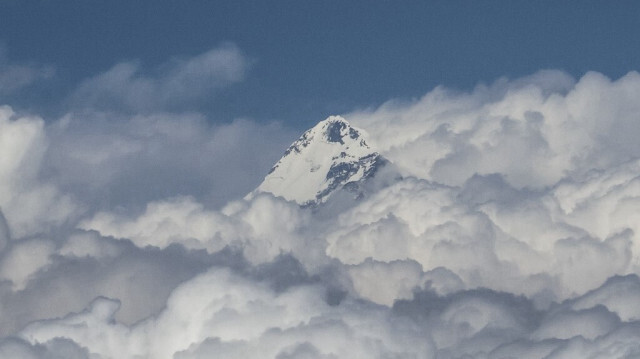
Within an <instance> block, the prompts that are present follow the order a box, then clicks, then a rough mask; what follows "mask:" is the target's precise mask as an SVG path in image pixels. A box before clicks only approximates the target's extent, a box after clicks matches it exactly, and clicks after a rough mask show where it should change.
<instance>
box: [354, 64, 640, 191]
mask: <svg viewBox="0 0 640 359" xmlns="http://www.w3.org/2000/svg"><path fill="white" fill-rule="evenodd" d="M639 77H640V75H638V74H637V73H636V72H630V73H629V74H627V75H625V76H624V77H622V78H620V79H618V80H616V81H612V80H610V79H608V78H606V77H605V76H603V75H602V74H599V73H594V72H590V73H587V74H586V75H585V76H583V77H582V78H581V79H580V80H578V81H577V82H575V84H574V83H573V81H572V80H571V78H569V77H568V76H567V75H566V74H564V73H561V72H549V71H543V72H540V73H538V74H535V75H533V76H531V77H529V78H523V79H519V80H516V81H512V82H509V81H497V82H496V83H495V84H493V85H492V86H488V87H487V86H480V87H478V88H476V89H475V90H474V91H473V92H471V93H454V92H451V91H448V90H446V89H444V88H436V89H435V90H433V91H432V92H429V93H428V94H426V95H425V96H423V97H422V98H420V99H418V100H415V101H412V102H409V103H399V102H394V101H390V102H388V103H385V104H383V105H382V106H380V107H379V108H376V109H372V110H367V111H363V112H354V113H351V114H349V115H346V117H347V118H349V119H350V120H351V121H352V122H354V124H356V125H358V126H360V127H362V128H364V129H365V130H367V132H368V133H369V137H370V139H371V142H372V144H374V145H376V146H377V148H378V149H379V151H380V152H382V154H383V155H385V156H386V157H387V158H389V159H390V160H391V161H392V162H394V163H395V164H396V165H398V166H400V167H401V168H402V169H404V170H405V171H406V173H408V174H410V175H414V176H417V177H420V178H425V179H428V180H434V181H438V182H440V183H444V184H449V185H461V184H463V183H464V182H465V181H466V180H467V179H469V178H471V177H472V176H473V175H474V174H480V175H489V174H493V173H500V174H502V175H503V177H504V178H505V180H506V181H507V182H508V183H509V184H511V185H513V186H515V187H516V188H523V187H530V188H544V187H546V186H552V185H554V184H556V183H557V182H559V181H560V180H561V179H564V178H566V177H574V176H579V175H584V174H586V173H588V172H589V171H591V170H602V169H605V168H609V167H611V166H615V165H620V164H622V163H624V162H626V161H629V160H630V159H632V158H636V157H637V156H638V154H639V150H640V147H638V145H637V141H634V138H633V136H632V135H631V134H633V133H637V132H636V130H637V128H636V127H637V126H638V125H637V124H638V121H637V120H636V114H637V113H638V110H639V108H638V104H637V102H636V101H635V100H634V99H635V95H636V94H637V93H638V92H639V91H640V81H639Z"/></svg>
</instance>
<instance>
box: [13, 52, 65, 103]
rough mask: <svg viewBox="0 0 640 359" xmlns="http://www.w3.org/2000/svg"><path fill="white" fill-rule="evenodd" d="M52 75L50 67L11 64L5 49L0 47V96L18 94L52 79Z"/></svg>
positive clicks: (53, 70)
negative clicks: (40, 82) (35, 84)
mask: <svg viewBox="0 0 640 359" xmlns="http://www.w3.org/2000/svg"><path fill="white" fill-rule="evenodd" d="M54 73H55V69H54V68H53V67H51V66H41V65H37V64H15V63H12V62H11V61H9V58H8V56H7V51H6V49H5V48H4V46H2V45H0V95H11V94H15V93H18V92H19V91H20V90H23V89H25V88H27V87H29V86H31V85H33V84H34V83H36V82H37V81H40V80H45V79H48V78H50V77H52V76H53V75H54Z"/></svg>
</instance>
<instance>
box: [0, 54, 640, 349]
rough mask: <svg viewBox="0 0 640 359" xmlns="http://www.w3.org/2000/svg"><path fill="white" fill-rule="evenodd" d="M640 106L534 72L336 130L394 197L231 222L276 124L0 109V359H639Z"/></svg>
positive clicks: (246, 211)
mask: <svg viewBox="0 0 640 359" xmlns="http://www.w3.org/2000/svg"><path fill="white" fill-rule="evenodd" d="M235 53H237V49H235V48H233V47H231V48H228V47H223V48H220V49H215V50H212V54H210V53H207V54H204V55H201V56H199V57H197V58H196V59H193V60H185V61H183V62H177V63H175V64H170V65H167V66H169V67H168V68H169V69H172V70H171V71H167V72H166V73H167V74H168V75H162V76H160V77H154V78H153V79H152V78H150V77H147V76H146V75H141V74H140V73H139V72H138V71H139V70H137V69H136V70H135V71H130V72H128V75H126V74H127V72H126V71H124V72H122V73H124V74H125V75H126V76H124V77H118V76H115V75H114V74H116V72H119V71H120V70H117V71H116V70H115V69H117V68H118V66H116V67H114V68H113V69H112V70H110V71H109V72H111V71H115V72H113V73H112V74H111V75H109V76H108V77H110V76H112V75H113V76H114V78H120V79H125V80H124V81H120V80H118V81H116V83H117V86H115V87H114V89H118V93H120V91H121V90H123V89H124V90H127V89H129V90H131V91H134V92H135V93H137V94H141V95H144V96H149V97H150V98H151V97H154V98H155V95H158V94H159V93H164V92H163V91H166V93H167V94H168V93H170V92H171V91H169V90H167V88H169V87H172V86H169V87H167V86H168V85H167V84H171V83H174V82H175V81H178V80H177V79H178V78H181V79H183V80H184V81H186V82H189V83H191V82H193V84H194V86H195V88H196V89H198V81H199V80H194V78H192V77H190V76H191V75H189V76H187V75H185V74H187V73H188V74H191V72H190V71H191V70H187V69H194V70H193V71H195V72H202V71H204V70H202V66H204V67H207V66H214V65H215V66H218V65H217V64H219V63H226V62H225V61H226V60H225V59H230V58H233V56H235V55H233V54H235ZM212 58H213V59H215V61H214V60H211V59H212ZM204 63H206V64H208V65H206V66H205V65H202V64H204ZM211 64H214V65H211ZM201 65H202V66H201ZM215 66H214V67H215ZM220 66H222V65H220ZM207 68H208V67H207ZM221 69H224V71H228V72H229V73H228V74H225V75H224V76H223V75H220V78H221V79H227V80H221V81H222V82H225V81H226V82H225V83H230V82H232V81H231V80H228V79H230V78H232V79H240V78H241V76H240V77H237V76H239V75H237V74H236V72H235V71H236V70H235V69H233V68H232V69H229V68H228V67H224V66H222V67H221ZM207 71H208V70H207ZM207 71H204V74H205V75H206V74H207V73H209V74H213V73H214V72H215V71H214V72H207ZM212 71H213V70H212ZM216 71H222V70H216ZM234 74H236V75H234ZM101 76H102V75H100V76H98V77H95V78H93V79H89V80H87V82H85V83H84V84H83V85H81V86H80V88H79V90H78V92H77V93H81V92H82V91H88V90H86V89H88V88H93V87H94V86H97V87H95V88H102V89H104V87H102V86H103V85H104V83H103V82H101V81H105V80H104V78H106V77H104V78H103V77H101ZM211 76H214V75H211ZM216 76H219V75H217V74H216V75H215V76H214V77H216ZM216 78H218V77H216ZM178 82H179V81H178ZM140 84H150V85H149V86H148V88H152V89H153V90H152V91H151V90H149V92H145V91H147V90H144V91H138V90H136V89H135V88H136V86H141V85H140ZM95 88H94V89H92V90H91V91H97V90H95ZM142 88H143V89H146V88H147V85H145V86H142ZM91 91H89V92H91ZM101 91H102V90H101ZM198 91H200V90H197V91H196V92H198ZM89 92H87V93H89ZM94 93H97V92H94ZM122 93H126V91H124V92H122ZM198 93H200V92H198ZM639 94H640V75H638V74H637V73H635V72H632V73H629V74H627V75H626V76H624V77H622V78H620V79H617V80H611V79H608V78H606V77H605V76H603V75H601V74H598V73H588V74H586V75H584V76H583V77H582V78H580V79H572V78H570V77H569V76H567V75H566V74H564V73H562V72H557V71H542V72H539V73H537V74H534V75H532V76H529V77H526V78H521V79H516V80H507V79H501V80H498V81H496V82H495V83H493V84H491V85H486V86H485V85H483V86H478V87H477V88H476V89H474V90H473V91H471V92H467V93H459V92H453V91H450V90H447V89H445V88H436V89H434V90H433V91H431V92H429V93H428V94H426V95H425V96H423V97H422V98H419V99H415V100H413V101H408V102H407V101H390V102H388V103H385V104H383V105H381V106H380V107H378V108H372V109H368V110H362V111H357V112H354V113H351V114H347V115H345V117H346V118H347V120H349V121H350V122H352V123H353V124H354V125H355V126H357V127H359V128H361V129H362V130H363V131H365V132H366V133H367V135H368V138H369V139H370V141H369V142H370V145H371V146H372V147H373V148H375V149H376V150H377V151H379V152H380V153H381V154H382V155H383V156H384V157H386V158H387V159H389V160H390V161H391V162H392V163H393V164H394V166H395V168H397V169H398V170H399V171H400V173H401V174H402V176H401V177H394V178H393V180H390V179H389V178H386V177H385V178H378V179H377V181H379V182H376V179H374V180H373V181H372V182H371V183H370V184H369V186H371V189H372V190H371V191H369V192H367V195H365V196H364V197H363V198H359V199H351V197H349V196H348V195H347V193H340V194H339V195H338V196H335V195H334V196H333V197H332V198H334V200H331V199H330V200H329V202H328V203H327V204H326V205H322V206H319V207H300V206H298V205H297V204H296V203H293V202H288V201H286V200H284V199H282V198H276V197H274V196H272V195H270V194H268V193H262V194H259V195H255V196H252V197H246V198H245V199H243V196H244V194H246V193H248V192H249V191H251V190H252V189H253V188H255V186H256V185H257V184H258V183H259V181H260V179H261V178H262V176H264V175H265V174H266V172H267V171H268V168H269V166H271V165H272V164H273V163H274V162H275V161H276V160H277V159H278V157H279V155H280V153H281V152H282V151H283V150H284V149H285V148H286V146H287V145H288V143H289V142H291V141H292V140H293V139H294V138H295V135H296V134H295V133H294V132H293V131H292V130H291V129H287V128H285V127H283V126H282V125H280V124H276V123H271V124H261V123H257V122H254V121H251V120H237V121H234V122H232V123H229V124H226V125H210V124H208V122H207V121H206V119H205V118H203V116H200V115H198V114H188V115H185V114H176V113H167V112H162V106H160V107H159V108H160V109H159V110H154V111H151V112H152V113H144V114H137V115H124V114H120V115H116V114H114V115H105V114H104V113H102V114H100V113H96V112H89V113H77V112H72V113H69V114H68V115H66V116H63V117H62V118H60V119H58V120H55V121H50V122H46V123H45V121H43V120H42V119H39V118H36V117H24V116H22V115H20V114H15V113H13V111H12V110H11V108H9V107H6V106H5V107H3V108H2V110H1V111H0V149H2V153H5V154H10V155H6V156H5V155H3V156H1V157H0V208H1V209H2V217H0V244H1V245H2V247H1V248H2V249H1V252H0V315H2V318H3V320H2V321H1V323H0V332H1V333H2V335H3V336H4V339H2V340H0V358H4V357H6V358H13V357H25V358H61V357H64V358H208V357H243V358H352V357H356V358H357V357H373V358H443V359H444V358H478V359H480V358H482V359H485V358H496V359H497V358H540V359H542V358H583V357H591V358H633V357H637V356H638V354H639V353H640V345H639V344H638V343H639V342H640V340H639V339H640V310H639V309H638V306H637V303H638V300H640V277H638V275H639V274H640V247H639V245H638V243H639V240H638V238H637V233H640V232H639V230H640V228H637V226H638V224H637V223H638V220H637V219H638V218H637V217H638V215H637V213H638V210H637V209H638V208H640V199H639V198H640V196H639V195H638V193H639V192H638V190H639V189H640V187H639V186H638V183H640V182H639V180H638V178H640V165H639V163H640V162H639V161H640V147H639V146H638V144H637V141H636V139H635V137H636V136H635V135H636V134H638V133H640V131H639V130H640V128H637V126H639V125H638V124H640V122H639V121H640V118H638V114H640V111H639V110H640V108H638V106H639V105H638V104H637V101H636V99H637V97H638V95H639ZM152 95H153V96H152ZM100 96H102V94H101V95H100ZM144 96H143V97H144ZM194 96H195V95H194ZM89 97H90V96H89ZM89 97H86V98H89ZM160 97H161V96H160ZM86 98H85V99H84V100H83V101H84V102H85V103H91V104H94V105H95V104H97V103H98V102H92V101H88V100H86ZM96 98H97V97H96ZM116 100H117V101H119V104H118V105H117V106H122V107H126V108H127V111H131V110H140V109H143V108H144V109H150V108H155V106H156V104H152V105H150V102H146V100H144V101H143V100H140V101H138V100H139V98H138V99H135V101H134V102H135V104H126V103H124V102H123V101H124V97H122V98H119V99H116ZM154 101H155V99H154ZM96 106H97V105H96ZM109 106H111V105H109ZM117 106H116V107H117ZM137 106H141V107H137ZM125 112H126V111H125ZM143 112H144V111H143ZM83 116H92V117H91V118H90V120H88V119H87V118H84V117H83ZM110 116H114V117H110Z"/></svg>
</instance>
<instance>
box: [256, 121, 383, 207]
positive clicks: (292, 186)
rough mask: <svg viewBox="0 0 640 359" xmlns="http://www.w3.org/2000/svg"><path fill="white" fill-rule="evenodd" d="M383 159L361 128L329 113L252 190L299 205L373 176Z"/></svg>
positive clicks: (320, 199) (295, 143) (321, 199)
mask: <svg viewBox="0 0 640 359" xmlns="http://www.w3.org/2000/svg"><path fill="white" fill-rule="evenodd" d="M385 162H386V160H385V159H384V158H382V156H381V155H380V154H378V153H377V152H376V151H374V150H373V149H371V147H369V145H368V144H367V142H366V140H365V138H364V135H363V132H362V131H361V130H358V129H357V128H355V127H352V126H351V125H350V124H349V122H347V120H345V119H344V118H342V117H340V116H331V117H328V118H327V119H326V120H324V121H321V122H319V123H318V124H317V125H315V126H314V127H313V128H311V129H309V130H307V131H306V132H305V133H304V134H302V136H301V137H300V138H299V139H298V140H296V141H295V142H293V143H292V144H291V146H289V148H288V149H287V150H286V151H285V153H284V156H283V157H282V158H281V159H280V161H278V163H276V164H275V165H274V166H273V168H272V169H271V171H270V172H269V174H268V175H267V176H266V177H265V179H264V181H263V182H262V184H260V186H259V187H258V188H257V189H256V191H255V192H269V193H272V194H274V195H275V196H278V197H283V198H285V199H287V200H290V201H295V202H297V203H298V204H301V205H308V204H312V203H321V202H324V201H326V199H327V198H328V197H329V196H330V195H331V193H333V192H334V191H335V190H337V189H339V188H342V187H344V186H345V185H347V184H349V183H355V182H357V181H360V180H363V179H367V178H369V177H371V176H373V174H374V173H375V172H376V171H377V169H378V168H379V167H381V166H382V165H383V164H384V163H385Z"/></svg>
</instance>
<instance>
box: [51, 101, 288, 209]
mask: <svg viewBox="0 0 640 359" xmlns="http://www.w3.org/2000/svg"><path fill="white" fill-rule="evenodd" d="M46 131H47V136H48V138H49V139H50V145H49V147H48V150H47V152H46V153H45V160H44V163H43V166H42V167H43V168H42V172H43V176H46V177H47V179H48V180H49V181H50V182H54V183H56V184H57V185H58V186H59V187H60V188H62V189H64V190H65V191H67V192H71V193H74V194H75V195H76V196H77V197H80V198H82V199H83V200H84V201H85V202H90V207H91V208H105V207H106V208H113V207H116V206H118V205H120V206H126V207H128V208H136V209H138V210H141V209H143V208H144V206H146V204H147V203H148V202H150V201H154V200H161V199H165V198H167V197H171V196H178V195H185V196H188V195H191V196H196V197H197V198H198V199H199V200H201V201H204V202H206V203H207V204H209V205H212V204H213V205H215V206H222V205H223V204H225V203H226V202H227V201H230V200H232V199H235V198H238V197H241V196H243V195H245V194H246V193H247V192H249V191H251V190H252V189H253V188H254V187H255V186H257V185H258V183H259V181H260V180H261V179H262V178H263V176H264V174H265V173H266V172H267V171H268V170H269V168H270V166H271V164H272V162H274V161H276V160H277V159H278V158H279V156H280V155H281V154H282V148H283V147H286V145H287V144H288V142H290V141H291V139H292V138H294V136H295V135H294V133H293V131H292V130H291V129H288V128H284V127H283V126H282V124H279V123H267V124H260V123H257V122H255V121H250V120H244V119H237V120H234V121H233V122H231V123H226V124H211V123H209V121H208V119H207V118H205V117H204V116H201V115H196V114H163V113H158V114H154V115H145V116H142V115H138V116H131V117H117V116H111V115H104V114H102V115H101V114H96V113H93V114H83V115H78V114H76V115H73V114H69V115H67V116H65V117H63V118H62V119H60V120H59V121H57V122H55V123H52V124H51V125H50V126H49V127H48V128H47V129H46Z"/></svg>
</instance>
